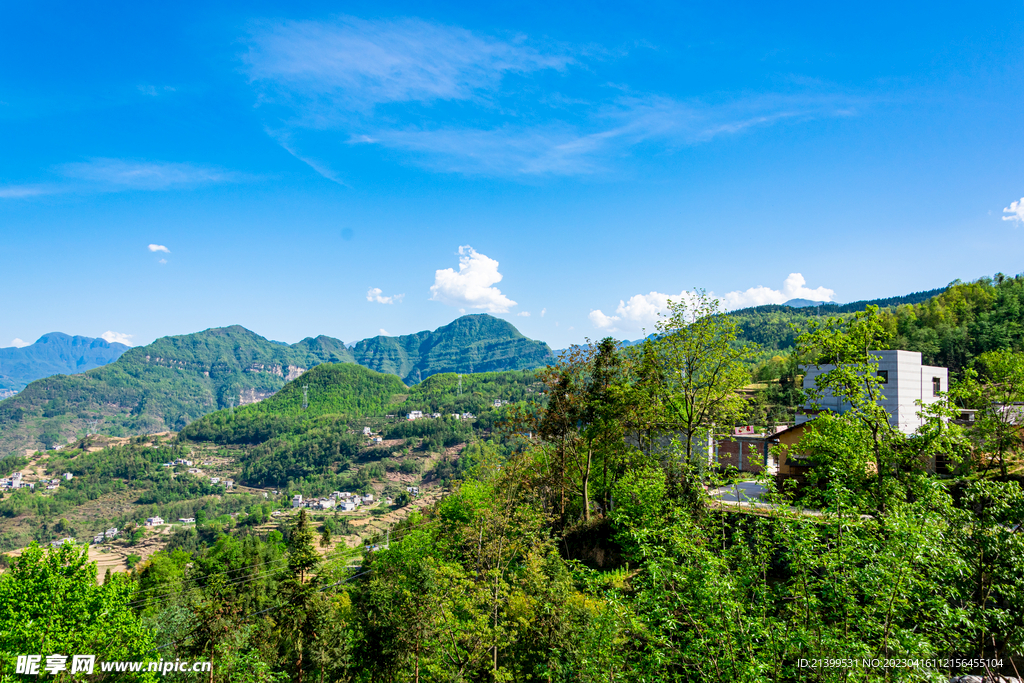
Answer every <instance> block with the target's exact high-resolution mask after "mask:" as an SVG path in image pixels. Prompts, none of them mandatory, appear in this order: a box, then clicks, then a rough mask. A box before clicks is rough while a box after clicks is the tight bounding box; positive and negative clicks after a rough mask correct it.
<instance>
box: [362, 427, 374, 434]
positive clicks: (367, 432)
mask: <svg viewBox="0 0 1024 683" xmlns="http://www.w3.org/2000/svg"><path fill="white" fill-rule="evenodd" d="M370 434H373V430H371V429H370V428H369V427H363V435H364V436H369V435H370Z"/></svg>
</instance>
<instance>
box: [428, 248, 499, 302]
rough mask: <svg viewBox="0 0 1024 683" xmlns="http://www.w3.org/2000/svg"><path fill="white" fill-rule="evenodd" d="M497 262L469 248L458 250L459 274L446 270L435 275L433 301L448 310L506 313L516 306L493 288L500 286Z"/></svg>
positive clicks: (431, 296)
mask: <svg viewBox="0 0 1024 683" xmlns="http://www.w3.org/2000/svg"><path fill="white" fill-rule="evenodd" d="M501 277H502V276H501V273H499V272H498V262H497V261H495V260H494V259H492V258H490V257H488V256H485V255H483V254H481V253H480V252H478V251H476V250H475V249H473V247H471V246H469V245H466V246H462V247H459V270H458V272H455V270H454V269H452V268H444V269H443V270H438V271H436V272H435V273H434V284H433V285H431V287H430V298H431V299H432V300H433V301H440V302H442V303H445V304H448V305H449V306H456V307H463V308H477V309H481V310H484V311H487V312H488V313H505V312H507V311H508V309H509V308H511V307H513V306H515V305H516V302H515V301H512V300H511V299H509V298H508V297H507V296H505V295H504V294H502V293H501V290H499V289H498V288H497V287H494V286H493V285H495V284H497V283H498V282H501Z"/></svg>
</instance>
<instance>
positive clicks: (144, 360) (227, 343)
mask: <svg viewBox="0 0 1024 683" xmlns="http://www.w3.org/2000/svg"><path fill="white" fill-rule="evenodd" d="M312 341H314V342H315V341H316V340H312ZM332 341H333V340H332ZM338 347H340V348H341V349H343V348H344V346H343V345H342V344H341V343H340V342H338V343H337V345H333V344H330V343H324V342H323V341H321V342H319V343H308V340H307V341H304V342H300V343H298V344H295V345H291V346H289V345H286V344H278V343H275V342H271V341H268V340H267V339H264V338H263V337H261V336H259V335H258V334H255V333H253V332H250V331H249V330H247V329H245V328H244V327H240V326H238V325H234V326H231V327H223V328H214V329H210V330H205V331H203V332H197V333H194V334H187V335H181V336H176V337H163V338H161V339H158V340H156V341H155V342H153V343H152V344H150V345H148V346H142V347H137V348H134V349H131V350H129V351H127V352H125V353H124V354H123V355H122V356H121V357H120V358H119V359H118V360H117V362H115V363H112V364H110V365H107V366H104V367H102V368H96V369H94V370H90V371H89V372H86V373H83V374H77V375H54V376H52V377H47V378H45V379H42V380H37V381H35V382H32V383H31V384H29V385H28V386H27V387H26V388H25V389H24V390H23V391H22V392H21V393H20V394H18V395H17V396H14V397H13V398H9V399H7V400H5V401H3V402H0V454H2V455H6V454H7V453H10V452H12V451H15V450H17V449H19V448H35V447H38V445H40V444H42V445H45V446H52V445H54V444H59V443H63V442H64V441H65V440H67V439H68V438H71V437H74V436H76V435H79V434H81V433H82V432H83V431H84V430H86V429H88V428H89V427H90V426H92V427H94V428H98V429H99V430H100V431H102V432H104V433H108V434H115V435H119V434H140V433H152V432H159V431H163V430H167V429H173V430H176V429H181V428H182V427H184V426H185V425H186V424H188V423H189V422H191V421H192V420H195V419H196V418H198V417H200V416H202V415H205V414H206V413H209V412H211V411H213V410H216V409H218V408H221V407H227V406H230V405H238V404H240V403H244V402H252V401H255V400H257V399H260V398H264V397H266V396H269V395H271V394H273V393H274V392H276V391H278V390H279V389H280V388H281V387H282V386H284V384H285V382H287V381H288V380H290V379H294V378H295V377H298V376H299V375H300V374H302V373H303V372H304V371H305V370H307V369H309V368H310V367H313V366H315V365H319V364H321V363H324V362H340V361H345V360H349V358H345V357H342V354H341V353H340V351H339V348H338Z"/></svg>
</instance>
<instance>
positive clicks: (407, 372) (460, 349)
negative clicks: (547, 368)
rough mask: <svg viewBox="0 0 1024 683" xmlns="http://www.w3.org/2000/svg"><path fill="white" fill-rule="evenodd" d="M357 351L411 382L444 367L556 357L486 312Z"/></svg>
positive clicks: (514, 365)
mask: <svg viewBox="0 0 1024 683" xmlns="http://www.w3.org/2000/svg"><path fill="white" fill-rule="evenodd" d="M352 355H353V356H354V357H355V360H356V362H357V363H359V364H360V365H365V366H366V367H368V368H372V369H374V370H376V371H378V372H386V373H390V374H393V375H398V376H399V377H401V378H402V380H403V381H404V382H405V383H406V384H416V383H417V382H420V381H422V380H424V379H426V378H427V377H429V376H431V375H434V374H438V373H442V372H465V373H479V372H492V371H498V370H523V369H527V368H536V367H540V366H543V365H547V364H548V363H551V362H553V361H554V356H553V354H552V352H551V349H550V348H549V347H548V345H547V344H545V343H544V342H540V341H535V340H533V339H528V338H527V337H525V336H523V334H522V333H520V332H519V330H517V329H516V328H515V327H514V326H513V325H511V324H510V323H508V322H506V321H504V320H501V319H499V318H495V317H493V316H490V315H486V314H479V315H466V316H463V317H461V318H459V319H458V320H456V321H454V322H452V323H451V324H449V325H445V326H444V327H439V328H438V329H436V330H434V331H433V332H419V333H417V334H409V335H404V336H401V337H383V336H381V337H373V338H372V339H364V340H363V341H361V342H357V343H356V345H355V346H354V347H352Z"/></svg>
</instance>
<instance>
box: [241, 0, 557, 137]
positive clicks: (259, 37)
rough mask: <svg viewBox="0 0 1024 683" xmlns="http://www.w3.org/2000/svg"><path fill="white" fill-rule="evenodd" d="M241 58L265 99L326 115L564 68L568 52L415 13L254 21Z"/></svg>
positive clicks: (466, 94) (471, 90)
mask: <svg viewBox="0 0 1024 683" xmlns="http://www.w3.org/2000/svg"><path fill="white" fill-rule="evenodd" d="M245 61H246V63H247V65H248V71H249V76H250V78H251V79H252V80H253V81H256V82H259V83H261V84H263V85H264V87H265V90H264V97H265V98H268V99H273V98H275V97H277V98H281V99H283V100H285V101H289V102H291V103H294V104H301V105H302V106H303V108H304V110H305V112H306V113H307V114H310V115H312V116H313V118H319V117H321V116H324V117H327V118H328V119H329V118H333V117H334V115H335V114H337V113H338V110H348V109H357V110H360V109H361V110H365V109H367V108H371V107H373V106H374V105H377V104H381V103H389V102H411V101H417V102H431V101H435V100H467V99H471V98H473V97H475V96H477V95H478V93H479V92H480V91H486V90H493V89H495V88H496V87H498V85H499V84H500V82H501V79H502V78H503V77H504V76H505V74H508V73H530V72H534V71H538V70H542V69H563V68H565V66H566V65H567V64H569V63H570V62H571V61H572V58H571V57H570V56H569V55H567V54H564V53H558V52H544V51H541V50H538V49H536V48H533V47H530V46H527V45H524V44H523V43H522V41H505V40H500V39H498V38H494V37H491V36H485V35H478V34H475V33H473V32H471V31H468V30H466V29H464V28H460V27H458V26H446V25H444V24H437V23H433V22H428V21H423V20H421V19H415V18H406V19H398V20H380V21H367V20H364V19H358V18H356V17H338V18H337V19H334V20H333V21H284V22H278V23H270V22H266V23H261V24H257V25H256V26H255V29H254V30H253V32H252V35H251V37H250V41H249V52H248V54H246V55H245Z"/></svg>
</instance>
